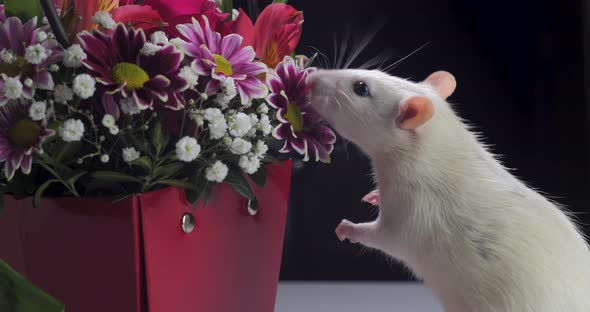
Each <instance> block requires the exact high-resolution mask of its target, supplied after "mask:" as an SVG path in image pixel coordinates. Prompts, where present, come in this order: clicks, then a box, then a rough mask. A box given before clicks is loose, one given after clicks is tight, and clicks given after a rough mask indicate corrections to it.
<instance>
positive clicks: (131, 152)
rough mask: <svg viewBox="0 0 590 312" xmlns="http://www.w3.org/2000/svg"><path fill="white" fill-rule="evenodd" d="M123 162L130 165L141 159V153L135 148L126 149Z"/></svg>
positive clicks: (123, 153) (123, 152)
mask: <svg viewBox="0 0 590 312" xmlns="http://www.w3.org/2000/svg"><path fill="white" fill-rule="evenodd" d="M122 155H123V160H124V161H125V162H127V163H130V162H132V161H134V160H137V159H138V158H139V157H141V153H140V152H139V151H137V150H136V149H135V148H134V147H125V148H123V151H122Z"/></svg>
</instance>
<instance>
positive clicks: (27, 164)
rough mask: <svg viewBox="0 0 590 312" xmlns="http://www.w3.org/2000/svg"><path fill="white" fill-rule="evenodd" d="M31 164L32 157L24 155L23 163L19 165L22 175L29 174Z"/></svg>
mask: <svg viewBox="0 0 590 312" xmlns="http://www.w3.org/2000/svg"><path fill="white" fill-rule="evenodd" d="M32 164H33V156H32V155H24V156H23V161H22V163H21V166H20V169H21V170H22V172H23V173H24V174H29V173H31V165H32Z"/></svg>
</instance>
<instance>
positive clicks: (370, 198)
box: [362, 190, 381, 206]
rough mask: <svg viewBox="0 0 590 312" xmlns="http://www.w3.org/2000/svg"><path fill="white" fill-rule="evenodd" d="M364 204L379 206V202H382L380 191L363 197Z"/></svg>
mask: <svg viewBox="0 0 590 312" xmlns="http://www.w3.org/2000/svg"><path fill="white" fill-rule="evenodd" d="M362 200H363V201H364V202H367V203H369V204H371V205H373V206H379V201H380V200H381V198H380V196H379V191H378V190H374V191H372V192H371V193H369V194H367V195H365V197H363V199H362Z"/></svg>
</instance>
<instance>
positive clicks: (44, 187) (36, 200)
mask: <svg viewBox="0 0 590 312" xmlns="http://www.w3.org/2000/svg"><path fill="white" fill-rule="evenodd" d="M54 182H59V180H57V179H51V180H47V181H46V182H45V183H43V184H41V186H39V187H38V188H37V191H35V196H33V207H35V208H37V207H39V203H40V202H41V196H43V193H45V191H46V190H47V188H49V185H51V183H54Z"/></svg>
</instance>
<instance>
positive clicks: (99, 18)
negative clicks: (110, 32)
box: [92, 11, 117, 29]
mask: <svg viewBox="0 0 590 312" xmlns="http://www.w3.org/2000/svg"><path fill="white" fill-rule="evenodd" d="M92 21H93V22H95V23H96V24H98V25H100V26H101V27H102V28H104V29H115V26H117V23H115V20H113V17H112V16H111V13H109V12H106V11H98V12H96V14H94V16H93V17H92Z"/></svg>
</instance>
